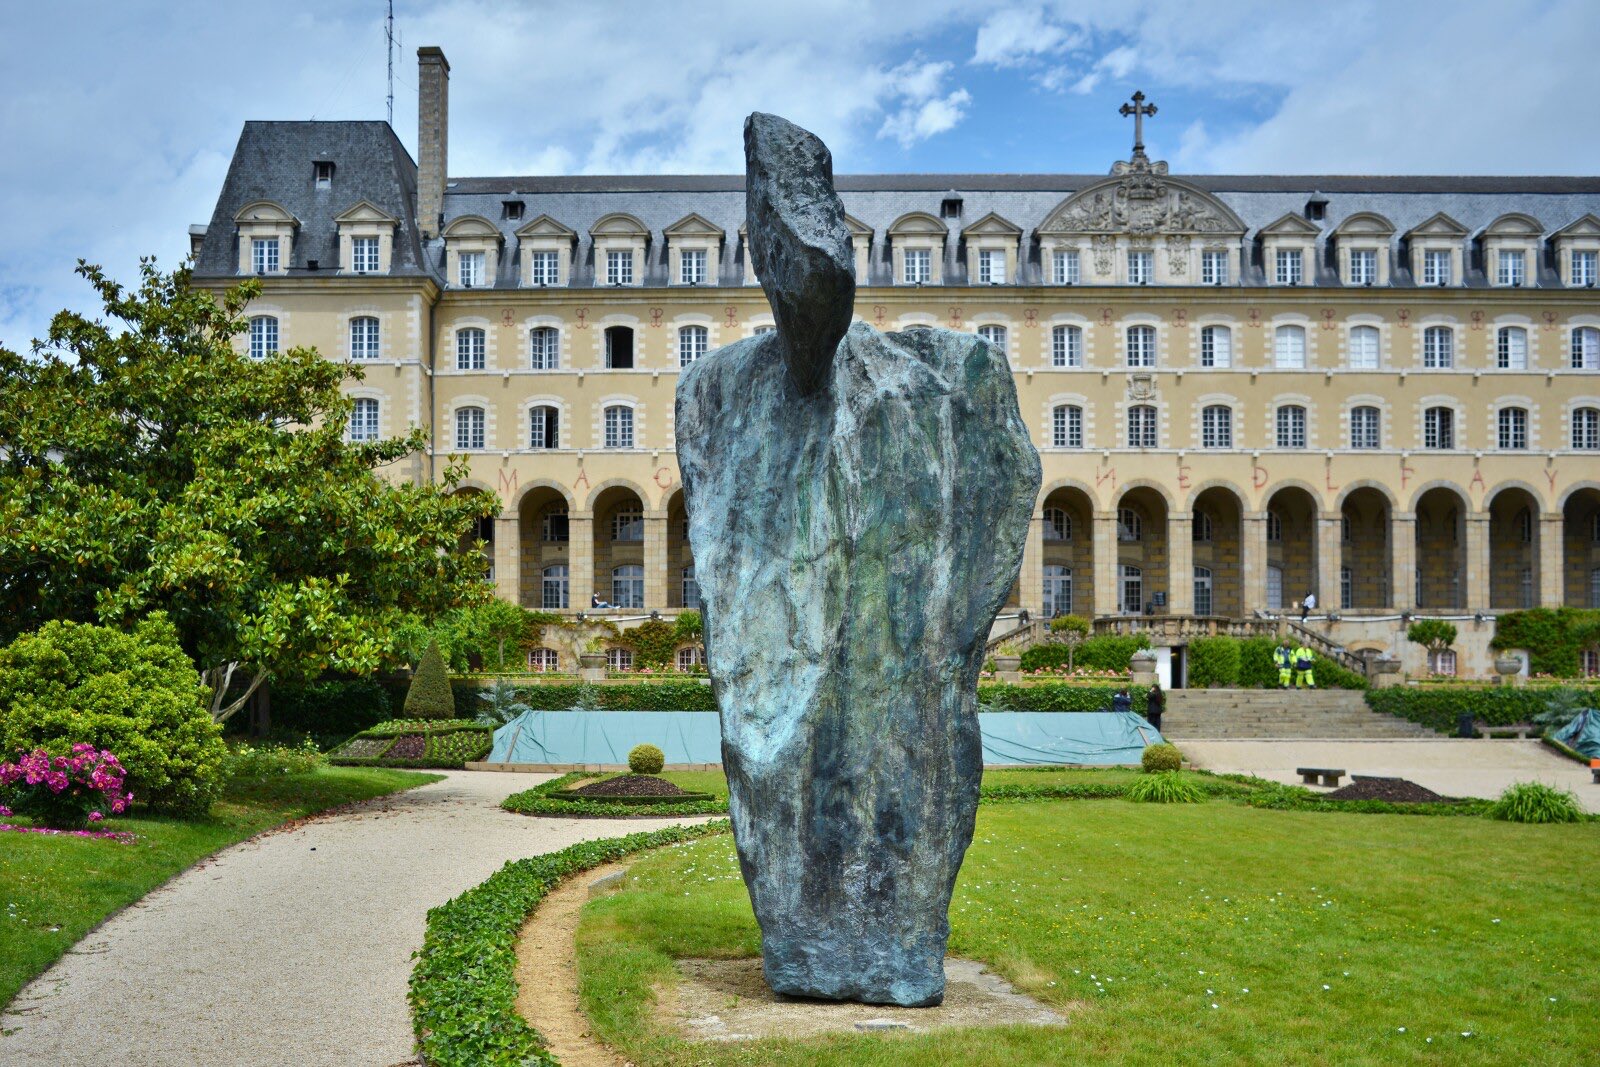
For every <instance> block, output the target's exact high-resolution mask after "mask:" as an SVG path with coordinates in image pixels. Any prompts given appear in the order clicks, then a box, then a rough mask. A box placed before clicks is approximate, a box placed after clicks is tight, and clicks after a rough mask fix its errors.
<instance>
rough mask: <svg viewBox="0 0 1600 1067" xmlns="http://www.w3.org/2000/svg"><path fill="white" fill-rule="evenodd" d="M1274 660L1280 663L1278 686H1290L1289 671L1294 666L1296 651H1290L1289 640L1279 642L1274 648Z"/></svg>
mask: <svg viewBox="0 0 1600 1067" xmlns="http://www.w3.org/2000/svg"><path fill="white" fill-rule="evenodd" d="M1272 662H1274V663H1276V664H1277V665H1278V688H1280V689H1287V688H1289V671H1290V670H1292V669H1293V667H1294V653H1293V652H1292V651H1290V649H1289V642H1288V641H1279V642H1278V647H1277V648H1275V649H1273V650H1272Z"/></svg>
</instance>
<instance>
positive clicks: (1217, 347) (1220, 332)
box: [1200, 326, 1233, 367]
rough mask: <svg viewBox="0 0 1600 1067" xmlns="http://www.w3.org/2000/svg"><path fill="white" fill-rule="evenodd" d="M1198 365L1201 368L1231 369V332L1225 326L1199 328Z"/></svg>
mask: <svg viewBox="0 0 1600 1067" xmlns="http://www.w3.org/2000/svg"><path fill="white" fill-rule="evenodd" d="M1200 365H1201V366H1202V367H1231V366H1232V365H1233V331H1232V330H1230V329H1228V328H1227V327H1226V326H1203V327H1201V329H1200Z"/></svg>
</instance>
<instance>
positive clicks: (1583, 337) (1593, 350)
mask: <svg viewBox="0 0 1600 1067" xmlns="http://www.w3.org/2000/svg"><path fill="white" fill-rule="evenodd" d="M1572 369H1573V370H1600V330H1597V329H1595V328H1594V327H1593V326H1579V327H1578V328H1577V329H1575V330H1573V331H1572Z"/></svg>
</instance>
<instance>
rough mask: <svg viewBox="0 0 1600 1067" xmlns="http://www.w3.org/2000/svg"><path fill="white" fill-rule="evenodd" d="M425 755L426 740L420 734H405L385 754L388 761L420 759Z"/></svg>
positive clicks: (426, 749)
mask: <svg viewBox="0 0 1600 1067" xmlns="http://www.w3.org/2000/svg"><path fill="white" fill-rule="evenodd" d="M427 754H428V739H427V738H426V737H423V736H422V735H421V734H407V735H406V736H404V737H402V738H401V739H400V740H398V741H396V742H395V743H394V747H393V748H391V749H390V750H389V751H388V752H387V753H385V755H386V756H387V757H388V758H389V759H421V758H422V757H423V756H426V755H427Z"/></svg>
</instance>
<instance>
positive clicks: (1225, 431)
mask: <svg viewBox="0 0 1600 1067" xmlns="http://www.w3.org/2000/svg"><path fill="white" fill-rule="evenodd" d="M1200 447H1201V448H1232V447H1233V409H1232V408H1230V407H1229V406H1228V405H1226V404H1209V405H1207V406H1206V407H1204V408H1202V409H1201V411H1200Z"/></svg>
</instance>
